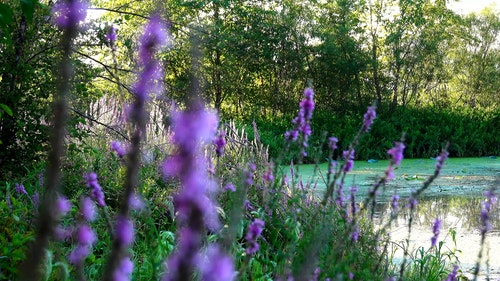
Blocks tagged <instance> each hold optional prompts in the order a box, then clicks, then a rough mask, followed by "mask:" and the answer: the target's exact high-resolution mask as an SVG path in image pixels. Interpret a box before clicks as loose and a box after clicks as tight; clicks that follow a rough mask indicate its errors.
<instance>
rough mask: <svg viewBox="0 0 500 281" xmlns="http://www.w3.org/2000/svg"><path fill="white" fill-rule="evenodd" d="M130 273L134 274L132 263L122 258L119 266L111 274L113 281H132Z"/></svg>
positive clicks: (126, 258)
mask: <svg viewBox="0 0 500 281" xmlns="http://www.w3.org/2000/svg"><path fill="white" fill-rule="evenodd" d="M132 272H134V263H133V262H132V260H130V258H129V257H124V258H123V259H122V260H121V261H120V265H119V266H118V267H117V268H116V270H115V272H114V274H113V280H114V281H129V280H132Z"/></svg>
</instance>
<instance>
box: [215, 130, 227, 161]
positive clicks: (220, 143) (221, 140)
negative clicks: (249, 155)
mask: <svg viewBox="0 0 500 281" xmlns="http://www.w3.org/2000/svg"><path fill="white" fill-rule="evenodd" d="M225 136H226V132H225V131H220V132H219V134H218V135H217V137H215V140H214V145H215V152H216V153H217V156H222V155H223V154H224V147H225V146H226V139H225Z"/></svg>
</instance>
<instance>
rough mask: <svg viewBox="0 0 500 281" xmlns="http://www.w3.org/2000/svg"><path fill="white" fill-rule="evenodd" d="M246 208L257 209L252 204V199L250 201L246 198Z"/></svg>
mask: <svg viewBox="0 0 500 281" xmlns="http://www.w3.org/2000/svg"><path fill="white" fill-rule="evenodd" d="M245 209H246V210H247V211H253V210H255V208H254V207H253V206H252V203H250V201H248V200H245Z"/></svg>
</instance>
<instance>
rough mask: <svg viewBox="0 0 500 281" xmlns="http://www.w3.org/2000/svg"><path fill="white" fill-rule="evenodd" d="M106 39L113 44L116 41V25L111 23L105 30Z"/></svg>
mask: <svg viewBox="0 0 500 281" xmlns="http://www.w3.org/2000/svg"><path fill="white" fill-rule="evenodd" d="M106 40H108V42H109V44H110V45H111V46H113V45H114V44H115V41H116V27H115V26H113V25H111V26H110V27H109V29H108V32H106Z"/></svg>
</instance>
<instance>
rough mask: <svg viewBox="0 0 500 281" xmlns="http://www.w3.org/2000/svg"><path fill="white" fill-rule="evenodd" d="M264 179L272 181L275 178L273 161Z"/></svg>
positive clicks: (263, 176)
mask: <svg viewBox="0 0 500 281" xmlns="http://www.w3.org/2000/svg"><path fill="white" fill-rule="evenodd" d="M262 179H263V180H264V181H267V182H272V181H273V180H274V175H273V164H272V163H271V164H270V165H269V168H268V169H267V171H266V172H265V173H264V174H263V175H262Z"/></svg>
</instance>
